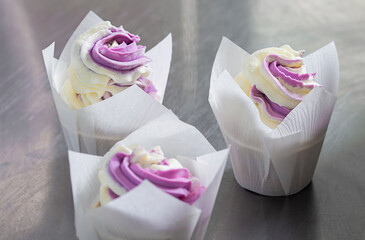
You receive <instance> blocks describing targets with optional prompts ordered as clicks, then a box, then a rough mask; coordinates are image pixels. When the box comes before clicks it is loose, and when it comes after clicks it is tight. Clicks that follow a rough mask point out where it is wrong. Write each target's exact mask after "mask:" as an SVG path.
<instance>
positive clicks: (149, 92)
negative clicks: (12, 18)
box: [43, 12, 172, 155]
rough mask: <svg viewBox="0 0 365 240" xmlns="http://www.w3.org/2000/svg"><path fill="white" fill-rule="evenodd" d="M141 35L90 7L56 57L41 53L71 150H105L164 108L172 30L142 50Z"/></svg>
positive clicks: (51, 51)
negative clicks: (112, 21)
mask: <svg viewBox="0 0 365 240" xmlns="http://www.w3.org/2000/svg"><path fill="white" fill-rule="evenodd" d="M139 43H140V37H139V36H137V35H135V34H132V33H130V32H128V31H126V30H125V29H124V28H123V27H115V26H113V25H111V23H110V22H108V21H103V20H102V19H101V18H99V17H98V16H97V15H95V14H94V13H93V12H89V13H88V15H87V16H86V17H85V18H84V19H83V20H82V22H81V23H80V25H79V26H78V27H77V28H76V30H75V31H74V33H73V34H72V36H71V37H70V39H69V40H68V42H67V44H66V46H65V48H64V49H63V51H62V53H61V56H60V58H59V59H55V58H54V57H53V54H54V44H51V45H50V46H49V47H48V48H46V49H44V50H43V58H44V62H45V66H46V70H47V75H48V79H49V83H50V87H51V90H52V95H53V98H54V102H55V105H56V108H57V112H58V117H59V120H60V123H61V126H62V130H63V135H64V137H65V140H66V143H67V147H68V149H70V150H73V151H78V152H84V153H90V154H96V155H104V154H105V153H106V152H107V151H108V150H109V149H110V148H111V147H112V146H113V145H114V144H115V143H116V142H117V141H118V140H120V139H123V138H124V137H126V136H127V135H128V134H129V133H131V132H133V131H134V130H136V129H137V128H139V127H141V126H143V125H145V124H146V123H148V122H150V121H153V120H154V119H156V118H158V117H159V116H161V115H162V114H164V113H166V112H168V109H166V108H165V107H164V106H163V105H162V101H163V97H164V93H165V88H166V84H167V79H168V75H169V69H170V62H171V54H172V40H171V34H170V35H168V36H167V37H165V38H164V39H163V40H162V41H161V42H159V43H158V44H157V45H156V46H155V47H153V48H152V49H150V50H148V51H146V47H145V46H142V45H140V44H139Z"/></svg>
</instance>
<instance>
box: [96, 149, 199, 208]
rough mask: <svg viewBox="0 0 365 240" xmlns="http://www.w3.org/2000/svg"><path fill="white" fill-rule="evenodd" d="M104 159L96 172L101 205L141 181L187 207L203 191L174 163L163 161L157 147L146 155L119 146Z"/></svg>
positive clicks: (197, 183) (183, 169)
mask: <svg viewBox="0 0 365 240" xmlns="http://www.w3.org/2000/svg"><path fill="white" fill-rule="evenodd" d="M104 158H105V159H104V162H103V164H102V166H101V168H100V171H99V180H100V183H101V186H100V194H99V201H100V204H101V205H103V204H106V203H108V202H110V201H111V200H113V199H115V198H117V197H119V196H121V195H123V194H124V193H126V192H127V191H129V190H132V189H133V188H135V187H137V186H138V185H139V184H140V183H142V181H144V180H148V181H150V182H151V183H152V184H154V185H155V186H157V187H158V188H159V189H161V190H162V191H164V192H165V193H167V194H170V195H171V196H173V197H175V198H177V199H180V200H181V201H183V202H186V203H188V204H190V205H191V204H193V203H194V202H195V201H196V200H197V199H198V198H199V197H200V195H201V194H202V193H203V192H204V190H205V187H203V186H201V185H200V181H199V180H198V179H197V178H196V177H193V176H192V175H191V174H190V172H189V170H188V169H187V168H184V167H183V166H182V165H181V164H180V163H179V162H178V161H177V160H176V159H174V158H169V159H168V158H166V157H164V154H163V152H162V150H161V148H160V147H159V146H157V147H154V148H152V149H151V150H149V151H147V150H145V149H144V148H142V147H140V146H133V147H125V146H123V145H122V146H118V147H117V148H116V149H114V150H113V151H112V152H109V153H107V154H106V155H105V157H104ZM146 197H148V196H146Z"/></svg>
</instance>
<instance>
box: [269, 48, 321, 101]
mask: <svg viewBox="0 0 365 240" xmlns="http://www.w3.org/2000/svg"><path fill="white" fill-rule="evenodd" d="M302 65H303V60H302V59H301V58H299V59H285V58H283V57H281V56H279V55H275V54H271V55H267V56H266V57H265V58H264V61H263V62H262V67H263V69H264V70H265V71H266V73H267V74H268V75H269V76H270V78H271V79H272V80H273V81H274V83H275V84H276V85H277V86H278V87H279V88H280V89H281V91H282V92H283V93H285V95H287V96H288V97H290V98H292V99H295V100H298V101H302V100H303V96H302V95H301V94H297V93H293V92H291V91H290V90H289V89H288V88H286V87H285V85H284V84H283V83H285V84H288V85H289V86H291V87H294V88H308V89H309V90H311V89H313V88H314V84H305V83H303V81H306V80H308V79H309V78H310V77H314V76H315V73H305V74H299V73H295V72H291V71H290V70H289V69H288V68H286V67H289V68H290V67H294V68H297V67H300V66H302ZM281 81H282V82H281Z"/></svg>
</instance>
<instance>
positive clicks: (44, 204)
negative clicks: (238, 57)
mask: <svg viewBox="0 0 365 240" xmlns="http://www.w3.org/2000/svg"><path fill="white" fill-rule="evenodd" d="M89 10H93V11H94V12H95V13H97V14H98V15H99V16H101V17H102V18H103V19H106V20H110V21H111V22H112V23H113V24H114V25H124V26H125V28H126V29H128V30H130V31H131V32H133V33H137V34H139V35H140V36H141V38H142V42H143V44H144V45H146V46H147V48H148V49H149V48H151V47H152V46H154V45H155V44H156V43H158V42H159V41H160V40H161V39H162V38H163V37H164V36H166V35H167V34H168V33H169V32H172V36H173V56H172V63H171V70H170V75H169V81H168V84H167V90H166V95H165V101H164V105H165V106H167V107H168V108H170V109H172V110H173V111H174V112H175V113H176V114H177V115H178V116H179V117H180V118H181V119H182V120H183V121H185V122H187V123H189V124H192V125H194V126H196V127H197V128H198V129H199V130H200V131H201V132H202V133H203V134H204V135H205V136H206V137H207V139H208V140H209V141H210V142H211V143H212V144H213V146H214V147H215V148H216V149H223V148H224V147H225V142H224V140H223V137H222V135H221V133H220V130H219V128H218V125H217V122H216V120H215V118H214V115H213V113H212V110H211V108H210V106H209V103H208V91H209V79H210V72H211V67H212V65H213V61H214V57H215V54H216V51H217V49H218V46H219V43H220V41H221V38H222V36H226V37H228V38H230V39H231V40H232V41H234V42H235V43H237V44H239V45H240V46H241V47H243V48H245V49H246V50H247V51H250V52H252V51H255V50H257V49H260V48H263V47H268V46H279V45H282V44H285V43H288V44H290V45H291V46H292V47H293V48H294V49H306V50H307V52H308V53H310V52H312V51H314V50H316V49H318V48H320V47H322V46H323V45H325V44H327V43H329V42H330V41H332V40H334V41H335V43H336V46H337V50H338V54H339V60H340V75H341V77H340V88H339V98H338V100H337V103H336V107H335V110H334V113H333V116H332V119H331V122H330V126H329V129H328V131H327V135H326V139H325V142H324V145H323V149H322V153H321V155H320V159H319V163H318V165H317V169H316V172H315V174H314V178H313V181H312V183H311V184H310V185H309V186H308V187H307V188H306V189H304V190H303V191H302V192H300V193H298V194H296V195H293V196H290V197H264V196H260V195H257V194H254V193H252V192H249V191H247V190H245V189H243V188H241V187H240V186H239V185H238V184H237V183H236V181H235V179H234V176H233V171H232V167H231V165H230V163H228V164H227V167H226V169H225V173H224V176H223V180H222V184H221V187H220V190H219V193H218V197H217V200H216V204H215V207H214V210H213V213H212V217H211V220H210V224H209V227H208V230H207V234H206V239H365V174H364V172H365V163H364V160H365V147H364V143H365V127H364V122H365V104H364V103H365V95H364V94H363V92H364V91H365V82H364V76H365V68H364V66H365V58H364V50H365V46H364V42H365V24H364V23H365V15H364V10H365V2H364V1H362V0H350V1H329V0H323V1H315V0H309V1H290V0H285V1H280V2H279V1H268V0H262V1H240V0H227V1H219V0H199V1H190V0H186V1H167V0H166V1H133V0H130V1H118V0H105V1H96V0H93V1H87V0H85V1H71V0H64V1H56V0H49V1H41V0H29V1H20V0H2V1H0V42H1V45H0V73H1V81H0V136H1V137H0V154H1V158H0V239H77V238H76V236H75V228H74V215H73V203H72V193H71V184H70V177H69V164H68V161H67V148H66V143H65V141H64V139H63V134H62V130H61V126H60V123H59V121H58V117H57V112H56V109H55V106H54V103H53V99H52V94H51V91H50V87H49V84H48V80H47V77H46V72H45V68H44V65H43V60H42V55H41V50H42V49H43V48H45V47H46V46H48V45H49V44H50V43H52V42H53V41H56V56H57V57H58V56H59V55H60V53H61V51H62V49H63V47H64V45H65V43H66V41H67V40H68V38H69V37H70V35H71V33H72V32H73V31H74V29H75V28H76V26H77V25H78V24H79V22H80V21H81V20H82V19H83V17H84V16H85V15H86V14H87V12H88V11H89Z"/></svg>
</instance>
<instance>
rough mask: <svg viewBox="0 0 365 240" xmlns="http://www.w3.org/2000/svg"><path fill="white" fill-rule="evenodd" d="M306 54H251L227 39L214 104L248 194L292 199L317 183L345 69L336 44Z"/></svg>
mask: <svg viewBox="0 0 365 240" xmlns="http://www.w3.org/2000/svg"><path fill="white" fill-rule="evenodd" d="M303 53H304V51H295V50H293V49H292V48H291V47H290V46H289V45H284V46H281V47H271V48H265V49H262V50H258V51H256V52H254V53H252V54H248V53H247V52H246V51H244V50H243V49H241V48H240V47H239V46H237V45H236V44H234V43H233V42H231V41H230V40H228V39H226V38H223V40H222V43H221V45H220V47H219V49H218V52H217V55H216V58H215V61H214V65H213V69H212V75H211V82H210V92H209V103H210V105H211V107H212V110H213V112H214V115H215V117H216V119H217V122H218V125H219V127H220V129H221V131H222V135H223V137H224V139H225V141H226V143H227V145H230V146H231V149H230V156H231V162H232V168H233V172H234V175H235V178H236V180H237V182H238V183H239V184H240V185H241V186H242V187H243V188H245V189H248V190H251V191H253V192H256V193H259V194H263V195H268V196H282V195H290V194H294V193H297V192H299V191H301V190H302V189H303V188H305V187H306V186H307V185H308V184H309V183H310V182H311V180H312V177H313V174H314V170H315V167H316V164H317V161H318V158H319V154H320V152H321V148H322V144H323V141H324V138H325V134H326V131H327V127H328V124H329V121H330V118H331V115H332V112H333V109H334V105H335V102H336V97H337V89H338V81H339V70H338V57H337V52H336V47H335V45H334V43H330V44H328V45H327V46H325V47H323V48H321V49H319V50H317V51H316V52H314V53H312V54H310V55H308V56H306V57H303ZM233 77H235V79H234V78H233Z"/></svg>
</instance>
